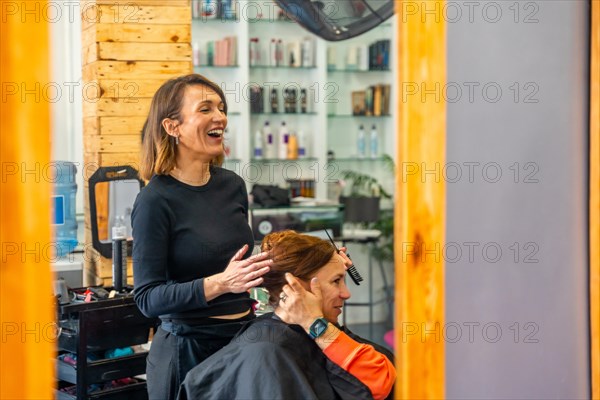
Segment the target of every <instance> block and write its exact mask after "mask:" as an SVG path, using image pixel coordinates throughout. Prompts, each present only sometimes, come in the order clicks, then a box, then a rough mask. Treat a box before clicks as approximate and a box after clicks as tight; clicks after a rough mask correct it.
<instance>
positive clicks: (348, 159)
mask: <svg viewBox="0 0 600 400" xmlns="http://www.w3.org/2000/svg"><path fill="white" fill-rule="evenodd" d="M385 160H386V159H385V158H383V157H377V158H370V157H364V158H358V157H336V158H334V159H333V160H327V162H328V163H334V162H343V163H349V162H380V161H385Z"/></svg>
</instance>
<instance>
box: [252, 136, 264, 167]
mask: <svg viewBox="0 0 600 400" xmlns="http://www.w3.org/2000/svg"><path fill="white" fill-rule="evenodd" d="M254 158H255V159H257V160H260V159H262V158H263V135H262V133H261V131H260V130H257V131H256V133H255V134H254Z"/></svg>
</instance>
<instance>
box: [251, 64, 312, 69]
mask: <svg viewBox="0 0 600 400" xmlns="http://www.w3.org/2000/svg"><path fill="white" fill-rule="evenodd" d="M250 69H251V70H252V69H256V70H260V69H282V70H284V69H286V70H287V69H317V67H316V66H312V67H290V66H287V65H282V66H277V67H274V66H271V65H251V66H250Z"/></svg>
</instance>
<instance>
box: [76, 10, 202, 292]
mask: <svg viewBox="0 0 600 400" xmlns="http://www.w3.org/2000/svg"><path fill="white" fill-rule="evenodd" d="M81 20H82V58H83V60H82V61H83V81H84V90H83V96H84V98H83V143H84V162H85V163H86V174H85V177H86V178H88V177H89V176H91V175H92V173H93V172H94V171H95V170H96V169H97V168H98V167H100V166H114V165H126V164H128V165H132V166H133V167H134V168H136V169H138V165H139V155H140V145H141V129H142V126H143V125H144V121H145V119H146V116H147V114H148V110H149V107H150V101H151V98H152V96H153V95H154V92H155V91H156V90H157V89H158V87H159V86H160V85H161V84H162V83H163V82H164V81H165V80H167V79H169V78H172V77H176V76H179V75H184V74H188V73H191V72H192V71H193V67H192V49H191V20H192V13H191V5H190V1H189V0H168V1H164V0H135V1H131V0H82V1H81ZM84 190H85V194H86V196H85V242H86V246H85V248H86V257H85V266H84V285H89V284H100V283H103V284H111V277H112V269H111V260H110V259H105V258H103V257H100V256H99V254H98V253H97V252H95V251H94V250H93V249H92V247H91V243H92V234H91V225H90V216H89V198H88V196H87V193H88V186H87V182H85V184H84ZM128 265H129V267H128V275H129V280H130V282H131V274H132V272H131V260H129V263H128Z"/></svg>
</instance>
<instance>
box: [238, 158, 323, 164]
mask: <svg viewBox="0 0 600 400" xmlns="http://www.w3.org/2000/svg"><path fill="white" fill-rule="evenodd" d="M317 160H318V159H317V158H316V157H304V158H297V159H295V160H288V159H287V158H251V159H250V161H251V162H253V163H257V164H258V163H260V164H265V163H270V162H285V163H292V162H305V161H317Z"/></svg>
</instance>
